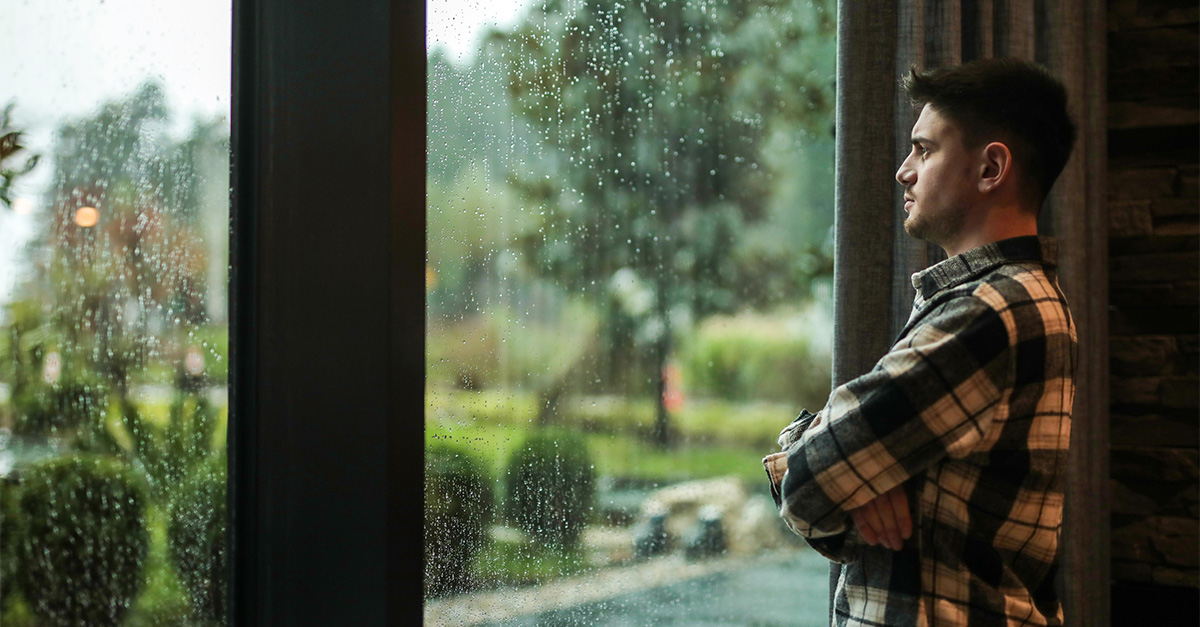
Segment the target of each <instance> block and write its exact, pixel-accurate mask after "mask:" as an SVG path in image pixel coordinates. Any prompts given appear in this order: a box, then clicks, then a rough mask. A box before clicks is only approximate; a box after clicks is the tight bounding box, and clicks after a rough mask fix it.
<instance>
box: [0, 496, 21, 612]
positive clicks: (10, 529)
mask: <svg viewBox="0 0 1200 627" xmlns="http://www.w3.org/2000/svg"><path fill="white" fill-rule="evenodd" d="M20 498H21V494H20V492H19V489H18V485H17V483H16V482H10V481H8V480H5V479H0V613H3V612H4V610H5V609H6V608H7V607H8V599H9V597H10V596H12V593H13V591H14V590H16V585H15V584H16V575H17V571H18V569H19V567H18V562H17V556H18V551H19V550H20V547H21V546H22V545H24V544H25V529H24V527H25V522H24V520H23V519H22V518H21V505H20Z"/></svg>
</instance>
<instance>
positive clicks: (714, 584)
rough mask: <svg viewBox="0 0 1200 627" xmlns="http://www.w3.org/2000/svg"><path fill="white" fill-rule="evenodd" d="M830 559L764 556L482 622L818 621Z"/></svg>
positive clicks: (760, 626) (502, 626) (517, 625)
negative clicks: (663, 582) (670, 580)
mask: <svg viewBox="0 0 1200 627" xmlns="http://www.w3.org/2000/svg"><path fill="white" fill-rule="evenodd" d="M828 581H829V562H827V561H826V560H825V559H823V558H821V557H820V556H819V555H817V554H816V553H814V552H812V551H799V552H796V553H789V554H788V555H785V556H783V558H782V559H781V558H780V556H771V555H768V556H764V557H763V558H761V559H757V560H750V561H748V562H746V561H744V562H741V563H739V564H738V566H737V567H734V568H730V569H727V570H722V571H719V572H714V573H710V574H706V575H702V576H699V577H695V578H691V579H686V580H683V581H676V582H674V583H670V584H667V585H661V586H654V587H648V588H645V589H642V590H638V591H634V592H628V593H624V594H619V595H617V596H614V597H612V598H608V599H604V600H597V601H591V602H587V603H582V604H579V605H576V606H573V607H565V608H560V609H554V610H550V611H544V612H540V613H535V614H531V615H527V616H521V617H514V618H511V619H508V620H504V621H498V622H482V623H477V624H478V625H481V626H482V625H486V626H487V627H582V626H585V625H611V626H613V627H646V626H649V625H655V626H657V625H680V626H683V625H686V626H687V627H709V626H711V627H717V626H745V627H776V626H779V627H783V626H785V625H786V626H788V627H824V626H825V625H828V624H829V623H828V622H827V621H828V619H827V617H826V616H827V614H826V612H828V600H827V595H828Z"/></svg>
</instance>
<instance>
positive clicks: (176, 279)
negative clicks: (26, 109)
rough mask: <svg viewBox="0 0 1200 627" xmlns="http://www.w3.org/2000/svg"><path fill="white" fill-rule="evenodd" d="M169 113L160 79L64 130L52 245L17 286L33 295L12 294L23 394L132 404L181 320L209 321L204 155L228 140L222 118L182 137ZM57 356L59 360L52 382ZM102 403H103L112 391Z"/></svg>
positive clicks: (47, 215) (18, 385)
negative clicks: (88, 396) (133, 391)
mask: <svg viewBox="0 0 1200 627" xmlns="http://www.w3.org/2000/svg"><path fill="white" fill-rule="evenodd" d="M168 122H169V119H168V111H167V107H166V102H165V98H164V96H163V92H162V88H161V87H159V86H158V85H157V84H155V83H152V82H151V83H146V84H144V85H142V86H141V87H140V88H138V89H137V90H136V91H135V92H134V93H132V94H130V95H129V96H127V97H125V98H121V99H118V100H114V101H111V102H108V103H105V104H103V105H102V106H101V107H100V109H99V110H98V111H97V113H96V114H95V115H93V116H90V117H86V118H82V119H79V120H73V121H67V122H65V123H63V124H62V125H61V126H60V128H59V129H58V132H57V134H56V137H57V141H56V143H55V146H54V148H53V156H54V174H53V177H52V181H51V189H50V190H49V199H50V203H49V207H48V209H47V210H45V211H44V212H43V213H42V214H41V215H40V216H39V221H40V227H39V233H38V235H37V237H38V240H39V242H40V243H41V244H42V246H41V247H39V248H38V249H35V250H33V255H32V259H31V261H32V264H33V267H34V272H33V273H31V276H30V280H29V281H27V282H25V283H23V284H22V285H20V286H18V290H19V291H18V294H19V295H20V297H22V298H23V299H24V300H23V302H17V303H13V304H12V305H10V310H11V311H12V312H14V314H20V315H19V316H16V317H15V318H14V319H15V320H17V319H19V320H20V321H21V324H20V325H17V324H14V325H13V328H12V330H10V335H12V336H13V337H12V340H11V341H10V351H12V352H14V354H15V355H14V356H15V358H14V359H12V360H10V362H11V363H13V364H16V366H17V367H18V368H24V369H26V370H30V372H26V373H24V374H21V373H16V374H15V376H14V377H13V380H14V390H13V396H14V398H29V399H35V400H36V399H38V398H41V399H43V401H45V399H48V398H51V397H53V396H63V395H67V396H77V394H75V393H74V392H72V391H71V390H73V389H75V388H78V389H82V390H87V391H90V393H93V394H99V395H101V396H103V395H106V394H108V393H110V392H111V393H115V394H116V395H117V397H118V400H119V402H120V405H121V407H122V408H123V410H124V411H125V412H126V413H132V411H131V409H130V408H131V407H132V404H131V403H130V401H129V385H130V379H131V377H132V376H133V375H134V374H136V373H140V372H144V371H145V368H146V366H147V365H148V363H149V360H150V359H151V358H154V357H158V358H162V357H169V356H171V354H172V353H173V352H174V349H173V347H172V346H171V342H170V336H171V335H172V332H173V331H174V330H176V329H180V327H183V326H191V325H195V324H198V323H200V322H202V321H203V319H204V315H205V314H204V307H203V298H204V295H205V289H204V288H205V272H204V270H205V267H206V264H207V263H208V260H207V253H206V250H205V248H204V246H203V245H202V242H203V238H202V236H201V234H200V232H199V225H198V221H199V220H198V216H199V213H200V211H201V207H200V200H199V198H200V194H199V192H198V186H199V183H200V181H199V178H200V175H199V174H198V172H197V166H196V159H197V158H198V157H197V155H198V154H200V153H202V152H203V151H204V150H206V149H207V148H212V147H213V146H216V147H218V149H219V147H220V146H221V145H223V144H224V142H225V141H226V139H225V137H224V135H223V133H222V131H221V127H222V126H223V122H222V121H219V120H214V121H199V122H197V124H196V126H195V128H194V129H193V132H192V134H191V136H190V137H188V138H186V139H184V140H181V141H176V140H174V139H172V138H171V137H170V136H169V135H168V134H167V132H166V131H167V124H168ZM180 352H181V351H180ZM50 355H53V356H54V360H55V363H56V364H57V366H56V367H55V368H54V373H53V374H51V375H48V378H49V379H50V381H47V382H43V381H42V379H43V370H44V368H45V366H46V363H45V360H46V359H47V358H48V357H49V356H50ZM180 356H181V355H180ZM37 386H47V387H46V389H42V390H38V389H35V388H36V387H37ZM31 402H32V401H31ZM97 403H98V409H97V411H98V412H99V413H100V414H103V413H104V411H105V410H106V409H107V402H105V401H103V400H100V401H97ZM34 404H35V405H36V404H38V403H34ZM41 404H42V405H45V404H46V403H45V402H41ZM59 404H60V405H61V404H62V403H59ZM42 409H48V410H50V411H55V412H57V410H55V409H54V408H53V407H42ZM23 411H24V412H25V413H27V414H28V413H30V408H24V409H23ZM58 413H62V412H58ZM77 413H79V415H81V416H86V415H91V414H94V413H97V412H93V411H89V412H77ZM60 422H61V421H60ZM47 424H50V425H51V426H53V427H54V428H58V427H59V426H63V427H65V426H76V427H94V426H95V425H83V424H79V425H67V424H54V423H53V422H51V423H47ZM92 431H93V432H94V431H96V430H95V429H92ZM101 431H102V429H101ZM80 435H81V437H82V436H83V435H84V434H83V433H80ZM92 435H96V434H95V433H93V434H92Z"/></svg>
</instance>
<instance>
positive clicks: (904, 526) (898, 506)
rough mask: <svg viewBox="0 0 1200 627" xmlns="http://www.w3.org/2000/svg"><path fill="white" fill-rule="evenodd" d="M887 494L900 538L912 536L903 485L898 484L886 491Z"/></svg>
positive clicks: (909, 513) (906, 495)
mask: <svg viewBox="0 0 1200 627" xmlns="http://www.w3.org/2000/svg"><path fill="white" fill-rule="evenodd" d="M887 495H888V498H889V500H890V501H891V504H892V513H893V514H894V515H895V518H896V529H897V531H898V532H899V534H900V539H901V540H907V539H909V538H911V537H912V513H911V512H910V511H909V509H908V494H907V493H905V491H904V486H902V485H899V486H896V487H895V488H892V489H891V490H890V491H888V493H887Z"/></svg>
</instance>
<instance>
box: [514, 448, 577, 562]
mask: <svg viewBox="0 0 1200 627" xmlns="http://www.w3.org/2000/svg"><path fill="white" fill-rule="evenodd" d="M595 472H596V471H595V469H594V468H593V466H592V460H591V455H590V453H589V452H588V448H587V442H586V441H585V440H584V439H583V436H581V435H580V434H578V433H576V432H574V431H569V430H566V429H543V430H539V431H534V432H532V433H531V434H530V435H529V436H528V438H527V439H526V440H525V441H524V442H523V443H522V444H521V445H520V446H518V447H517V448H516V450H515V452H514V453H513V455H512V457H511V458H510V459H509V462H508V466H507V470H506V473H505V474H506V476H507V477H508V490H507V501H506V503H507V506H508V516H509V518H510V519H511V520H512V521H513V522H515V523H516V524H517V526H518V527H520V528H521V529H522V530H524V531H525V532H526V533H527V534H529V535H530V536H531V537H533V538H535V539H536V540H538V541H541V542H545V543H547V544H550V545H553V546H558V547H564V548H575V547H577V546H578V545H579V538H580V536H581V535H582V533H583V527H584V524H585V523H586V522H587V518H588V515H589V514H590V513H591V511H592V502H593V500H594V499H595V494H596V487H595V484H596V474H595Z"/></svg>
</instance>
